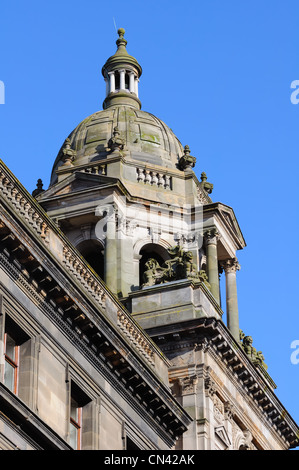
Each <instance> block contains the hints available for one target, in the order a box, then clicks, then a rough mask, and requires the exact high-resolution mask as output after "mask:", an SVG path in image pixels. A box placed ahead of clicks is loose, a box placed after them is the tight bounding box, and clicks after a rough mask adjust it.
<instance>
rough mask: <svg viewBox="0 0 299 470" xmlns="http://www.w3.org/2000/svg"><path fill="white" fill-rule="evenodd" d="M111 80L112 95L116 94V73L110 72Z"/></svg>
mask: <svg viewBox="0 0 299 470" xmlns="http://www.w3.org/2000/svg"><path fill="white" fill-rule="evenodd" d="M109 78H110V80H109V81H110V93H114V92H115V75H114V72H109Z"/></svg>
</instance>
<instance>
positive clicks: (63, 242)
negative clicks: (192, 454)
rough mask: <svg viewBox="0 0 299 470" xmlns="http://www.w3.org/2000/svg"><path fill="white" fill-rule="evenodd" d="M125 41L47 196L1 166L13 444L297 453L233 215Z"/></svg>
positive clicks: (8, 425)
mask: <svg viewBox="0 0 299 470" xmlns="http://www.w3.org/2000/svg"><path fill="white" fill-rule="evenodd" d="M118 34H119V38H118V39H117V41H116V43H117V50H116V52H115V54H114V55H112V56H111V57H110V58H109V59H108V60H107V62H106V63H105V65H104V66H103V68H102V74H103V77H104V80H105V82H106V97H105V99H104V102H103V110H101V111H98V112H96V113H94V114H93V115H91V116H89V117H87V118H86V119H84V120H83V121H82V122H81V123H80V124H79V125H78V126H77V127H76V129H74V131H73V132H72V133H71V134H70V135H69V136H68V137H67V138H66V140H65V142H64V143H63V145H62V147H61V149H60V150H59V152H58V156H57V158H56V160H55V162H54V165H53V171H52V176H51V182H50V186H49V188H48V189H46V190H44V189H43V185H42V182H41V181H38V184H37V188H36V190H35V191H34V192H33V194H32V195H30V194H28V192H27V191H26V190H25V189H24V188H23V187H22V185H21V184H20V182H19V181H17V179H16V178H15V176H14V175H13V174H12V173H11V172H10V171H9V169H8V168H7V167H6V166H5V164H4V163H3V162H1V164H0V189H1V190H0V260H1V262H0V340H1V342H0V349H1V352H0V354H1V362H0V367H1V369H0V448H1V449H85V450H90V449H93V450H97V449H102V450H111V449H113V450H125V449H126V450H132V449H142V450H169V449H172V450H174V449H180V450H181V449H182V450H205V449H207V450H213V449H223V450H224V449H229V450H234V449H252V450H255V449H265V450H267V449H268V450H274V449H275V450H276V449H289V448H293V447H296V446H297V445H298V427H297V425H296V423H295V422H294V421H293V419H292V418H291V416H290V415H289V414H288V412H287V411H286V410H285V408H284V407H283V405H282V404H281V403H280V401H279V400H278V398H277V397H276V395H275V384H274V382H273V380H272V379H271V377H270V376H269V374H268V373H267V366H266V365H265V363H264V358H263V355H262V353H261V352H260V351H257V350H256V348H255V347H254V345H253V343H252V338H250V337H249V336H246V334H245V333H243V332H242V331H241V329H240V325H239V315H238V301H237V287H236V274H237V271H238V269H239V264H238V260H237V251H238V250H241V249H243V248H244V247H245V241H244V238H243V235H242V232H241V230H240V227H239V225H238V221H237V219H236V216H235V214H234V211H233V209H232V208H231V207H228V206H227V205H225V204H223V203H219V202H213V201H212V199H211V193H212V190H213V185H212V184H211V183H209V182H208V180H207V176H206V174H205V173H204V172H202V173H201V178H200V180H198V179H197V177H196V175H195V173H194V170H193V168H194V166H195V164H196V158H195V157H194V156H192V155H191V151H190V148H189V147H188V145H185V146H182V144H181V143H180V141H179V140H178V138H177V137H176V136H175V135H174V133H173V132H172V131H171V129H170V128H169V127H168V126H167V125H166V124H165V123H164V122H162V121H161V120H160V119H159V118H157V117H156V116H154V115H152V114H150V113H148V112H145V111H142V110H141V102H140V100H139V97H138V83H139V79H140V76H141V74H142V69H141V66H140V65H139V63H138V62H137V60H136V59H135V58H134V57H132V56H130V55H129V54H128V52H127V49H126V45H127V41H126V39H125V38H124V30H123V29H120V30H119V31H118ZM220 273H223V275H225V278H226V292H225V293H224V294H223V293H222V296H221V293H220V287H219V275H220ZM221 297H225V301H226V313H227V325H225V324H224V322H223V320H222V316H223V310H222V308H221V305H222V304H221ZM222 302H224V299H222Z"/></svg>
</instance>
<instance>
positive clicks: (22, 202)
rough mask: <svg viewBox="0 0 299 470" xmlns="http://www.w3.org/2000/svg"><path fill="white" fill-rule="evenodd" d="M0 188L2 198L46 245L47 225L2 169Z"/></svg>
mask: <svg viewBox="0 0 299 470" xmlns="http://www.w3.org/2000/svg"><path fill="white" fill-rule="evenodd" d="M0 188H1V191H2V194H3V196H5V197H6V199H7V200H8V201H9V202H10V203H11V204H12V205H13V207H14V209H15V210H16V211H17V212H18V213H19V214H20V215H21V216H22V218H23V219H25V220H26V222H27V223H28V224H29V225H30V226H31V227H32V229H33V230H34V231H35V232H36V233H37V234H38V235H39V236H40V238H41V239H42V240H43V241H44V242H45V243H46V244H48V243H49V232H50V227H49V225H48V224H47V222H46V221H45V220H44V218H43V217H42V215H41V213H40V212H39V211H38V210H37V209H36V208H35V207H34V204H32V201H30V199H29V197H28V198H27V197H26V196H27V195H26V193H23V192H21V191H20V190H19V189H18V188H17V187H16V186H15V184H14V182H13V181H12V180H11V179H10V178H9V176H8V175H7V174H6V173H5V172H4V171H3V170H2V169H0Z"/></svg>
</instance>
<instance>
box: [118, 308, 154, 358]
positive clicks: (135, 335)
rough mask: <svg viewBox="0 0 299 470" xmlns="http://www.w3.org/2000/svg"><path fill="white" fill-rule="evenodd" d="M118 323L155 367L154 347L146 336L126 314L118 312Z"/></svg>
mask: <svg viewBox="0 0 299 470" xmlns="http://www.w3.org/2000/svg"><path fill="white" fill-rule="evenodd" d="M117 323H118V326H119V328H120V329H121V330H122V331H123V332H124V333H125V334H126V336H127V337H128V338H129V339H130V341H131V342H132V343H133V344H134V346H135V347H136V348H137V349H138V350H139V351H140V352H141V354H143V355H144V356H145V357H146V359H147V360H148V361H149V362H150V363H151V364H152V365H154V362H155V361H154V353H153V351H152V345H151V343H150V342H149V341H147V340H146V339H145V336H144V335H143V334H141V333H140V331H138V328H137V327H136V325H134V323H133V322H132V321H130V319H129V318H128V316H127V315H125V314H124V312H121V311H118V312H117Z"/></svg>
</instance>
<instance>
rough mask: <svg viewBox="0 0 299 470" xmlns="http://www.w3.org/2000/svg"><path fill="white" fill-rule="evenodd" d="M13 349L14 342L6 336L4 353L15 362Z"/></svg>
mask: <svg viewBox="0 0 299 470" xmlns="http://www.w3.org/2000/svg"><path fill="white" fill-rule="evenodd" d="M15 347H16V342H15V341H14V340H13V339H12V337H11V336H9V335H8V334H7V335H6V344H5V353H6V355H7V356H8V357H9V358H10V359H12V360H13V361H14V360H15Z"/></svg>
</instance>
